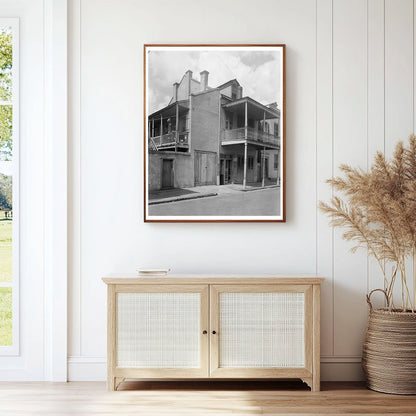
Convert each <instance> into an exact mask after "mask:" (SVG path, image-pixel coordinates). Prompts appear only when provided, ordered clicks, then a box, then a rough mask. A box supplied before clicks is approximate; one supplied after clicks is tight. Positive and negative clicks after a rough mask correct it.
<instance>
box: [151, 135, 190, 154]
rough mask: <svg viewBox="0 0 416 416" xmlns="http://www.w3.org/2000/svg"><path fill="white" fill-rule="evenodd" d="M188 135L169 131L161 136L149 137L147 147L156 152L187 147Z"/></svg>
mask: <svg viewBox="0 0 416 416" xmlns="http://www.w3.org/2000/svg"><path fill="white" fill-rule="evenodd" d="M188 135H189V133H188V132H187V131H179V132H177V131H171V132H170V133H167V134H163V135H162V136H155V137H149V146H150V148H156V150H160V149H164V148H167V147H173V146H181V147H188Z"/></svg>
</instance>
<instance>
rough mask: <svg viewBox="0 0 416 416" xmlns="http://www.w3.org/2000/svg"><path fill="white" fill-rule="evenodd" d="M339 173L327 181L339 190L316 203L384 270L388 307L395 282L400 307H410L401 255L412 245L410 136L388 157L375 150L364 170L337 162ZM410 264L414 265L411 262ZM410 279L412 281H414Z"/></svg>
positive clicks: (415, 141)
mask: <svg viewBox="0 0 416 416" xmlns="http://www.w3.org/2000/svg"><path fill="white" fill-rule="evenodd" d="M340 170H341V172H342V173H343V176H342V177H335V178H333V179H329V180H328V181H327V183H329V184H330V185H332V187H333V189H334V190H335V191H337V192H340V193H341V194H343V195H344V197H345V198H344V199H341V198H340V197H338V196H334V197H333V198H332V200H331V201H330V203H329V204H326V203H324V202H322V201H321V202H320V203H319V208H320V210H321V211H322V212H324V213H325V214H327V215H328V216H329V217H330V218H331V225H333V226H335V227H343V228H345V232H344V234H343V238H344V239H345V240H348V241H351V242H353V243H354V245H353V247H352V251H353V252H355V250H357V249H358V248H359V247H364V248H366V249H367V250H368V254H369V255H370V256H373V257H374V258H375V259H376V260H377V262H378V264H379V266H380V268H381V270H382V272H383V275H384V289H385V290H386V293H387V296H388V298H389V304H390V308H391V309H394V308H395V305H394V302H393V288H394V286H395V284H397V283H398V282H400V285H401V309H402V310H410V309H411V310H412V311H414V310H415V303H414V300H412V298H411V295H410V293H409V288H408V281H407V274H406V259H408V258H413V259H415V251H416V137H415V136H414V135H412V136H410V138H409V145H408V146H407V147H405V146H404V144H403V142H399V143H398V144H397V145H396V148H395V151H394V154H393V157H392V159H391V160H386V158H385V156H384V155H383V153H381V152H378V153H377V154H376V156H375V159H374V163H373V165H372V166H371V169H370V170H369V172H366V171H364V170H362V169H360V168H356V169H355V168H352V167H350V166H348V165H341V166H340ZM415 266H416V265H415ZM415 283H416V282H415Z"/></svg>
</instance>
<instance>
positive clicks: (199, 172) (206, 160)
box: [195, 150, 217, 185]
mask: <svg viewBox="0 0 416 416" xmlns="http://www.w3.org/2000/svg"><path fill="white" fill-rule="evenodd" d="M216 161H217V154H216V153H214V152H205V151H200V150H195V185H215V184H216V180H217V175H216V170H215V169H216V163H217V162H216Z"/></svg>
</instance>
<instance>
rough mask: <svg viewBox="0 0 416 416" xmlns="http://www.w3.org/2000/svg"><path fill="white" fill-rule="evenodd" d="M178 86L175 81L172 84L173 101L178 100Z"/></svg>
mask: <svg viewBox="0 0 416 416" xmlns="http://www.w3.org/2000/svg"><path fill="white" fill-rule="evenodd" d="M178 86H179V84H178V83H177V82H175V83H174V84H173V95H172V97H173V102H176V101H178Z"/></svg>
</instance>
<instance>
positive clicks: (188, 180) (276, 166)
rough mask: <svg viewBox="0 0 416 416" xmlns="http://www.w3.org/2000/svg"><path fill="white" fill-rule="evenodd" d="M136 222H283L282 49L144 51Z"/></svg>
mask: <svg viewBox="0 0 416 416" xmlns="http://www.w3.org/2000/svg"><path fill="white" fill-rule="evenodd" d="M144 48H145V49H144V74H145V76H144V83H145V85H144V91H145V97H144V103H145V115H144V119H145V126H144V127H145V128H144V134H145V143H144V157H145V161H144V162H145V163H144V166H145V172H144V176H145V184H144V185H145V186H144V191H145V198H144V200H145V207H144V211H145V221H184V222H186V221H284V220H285V213H284V206H285V204H284V202H285V201H284V195H285V188H284V187H285V177H284V171H285V166H284V161H285V159H284V153H285V147H284V146H285V137H284V118H285V92H284V87H285V85H284V76H285V71H284V51H285V48H284V45H212V46H211V45H210V46H208V45H203V46H199V45H180V46H179V45H145V47H144Z"/></svg>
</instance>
